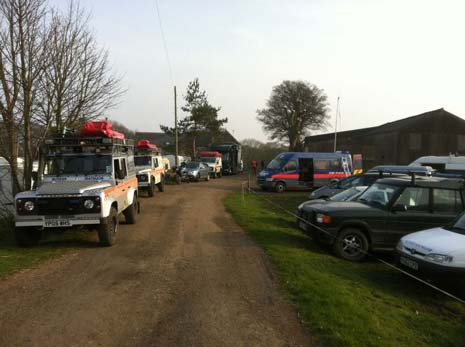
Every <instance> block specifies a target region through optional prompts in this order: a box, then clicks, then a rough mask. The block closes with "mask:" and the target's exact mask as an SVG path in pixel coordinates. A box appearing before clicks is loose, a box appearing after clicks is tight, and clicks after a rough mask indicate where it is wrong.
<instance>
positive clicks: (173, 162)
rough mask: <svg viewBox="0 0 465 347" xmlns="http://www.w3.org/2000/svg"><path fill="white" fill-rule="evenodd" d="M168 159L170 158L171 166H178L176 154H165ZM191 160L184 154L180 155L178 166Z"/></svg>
mask: <svg viewBox="0 0 465 347" xmlns="http://www.w3.org/2000/svg"><path fill="white" fill-rule="evenodd" d="M165 157H166V159H168V161H169V163H170V167H172V168H174V167H176V156H175V155H173V154H168V155H166V156H165ZM189 161H190V157H185V156H182V155H178V166H181V164H182V163H186V164H187V163H188V162H189Z"/></svg>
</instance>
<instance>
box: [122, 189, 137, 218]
mask: <svg viewBox="0 0 465 347" xmlns="http://www.w3.org/2000/svg"><path fill="white" fill-rule="evenodd" d="M138 212H139V202H138V201H137V196H136V195H134V199H133V200H132V204H131V206H128V208H127V209H125V210H124V218H125V219H126V224H136V221H137V213H138Z"/></svg>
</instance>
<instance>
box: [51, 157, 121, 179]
mask: <svg viewBox="0 0 465 347" xmlns="http://www.w3.org/2000/svg"><path fill="white" fill-rule="evenodd" d="M111 172H112V165H111V156H108V155H102V156H100V155H74V156H54V157H48V158H47V161H46V165H45V169H44V174H46V175H52V176H60V175H102V174H111Z"/></svg>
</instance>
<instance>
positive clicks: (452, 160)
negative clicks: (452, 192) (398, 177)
mask: <svg viewBox="0 0 465 347" xmlns="http://www.w3.org/2000/svg"><path fill="white" fill-rule="evenodd" d="M409 166H431V167H432V168H433V169H435V170H436V171H437V172H438V173H439V174H444V175H451V176H461V177H465V156H456V155H454V154H451V155H448V156H426V157H420V158H418V159H416V160H415V161H414V162H412V163H410V164H409Z"/></svg>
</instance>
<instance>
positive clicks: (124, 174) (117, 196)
mask: <svg viewBox="0 0 465 347" xmlns="http://www.w3.org/2000/svg"><path fill="white" fill-rule="evenodd" d="M40 153H41V154H40V159H39V163H40V164H39V172H38V175H37V176H38V177H37V178H38V181H37V184H36V186H35V187H34V189H33V190H31V191H26V192H22V193H19V194H17V195H16V197H15V209H16V213H15V237H16V242H17V244H18V245H19V246H23V247H27V246H33V245H36V244H37V243H38V242H39V240H40V238H41V234H42V232H43V231H46V230H49V229H57V228H58V229H62V230H63V229H67V228H70V227H74V226H83V227H86V228H88V229H97V230H98V236H99V241H100V244H101V245H102V246H111V245H113V244H114V243H115V241H116V236H117V232H118V224H119V223H118V216H119V214H120V213H123V214H124V216H125V218H126V222H127V223H129V224H134V223H135V222H136V216H137V213H139V205H138V202H137V195H138V191H137V178H136V174H135V167H134V146H133V142H132V140H128V139H125V138H124V135H123V134H120V133H117V132H115V131H113V130H112V129H111V124H108V123H107V122H88V123H86V124H85V126H84V127H83V128H82V129H81V131H80V133H77V134H76V133H75V134H71V135H64V136H62V137H55V138H49V139H46V140H45V144H44V146H42V148H41V151H40Z"/></svg>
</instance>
